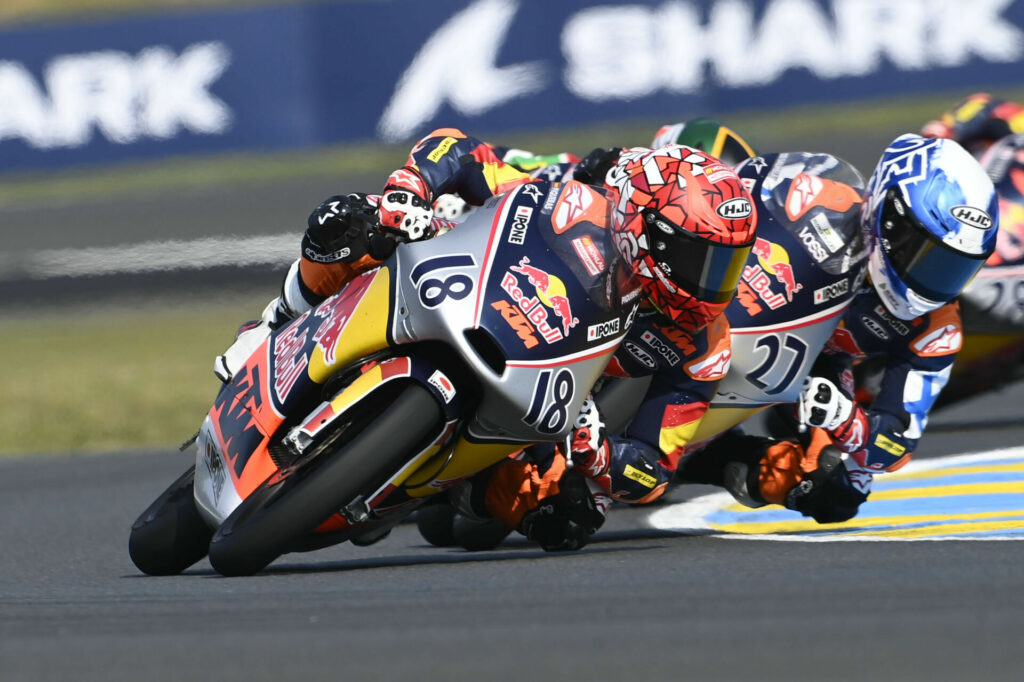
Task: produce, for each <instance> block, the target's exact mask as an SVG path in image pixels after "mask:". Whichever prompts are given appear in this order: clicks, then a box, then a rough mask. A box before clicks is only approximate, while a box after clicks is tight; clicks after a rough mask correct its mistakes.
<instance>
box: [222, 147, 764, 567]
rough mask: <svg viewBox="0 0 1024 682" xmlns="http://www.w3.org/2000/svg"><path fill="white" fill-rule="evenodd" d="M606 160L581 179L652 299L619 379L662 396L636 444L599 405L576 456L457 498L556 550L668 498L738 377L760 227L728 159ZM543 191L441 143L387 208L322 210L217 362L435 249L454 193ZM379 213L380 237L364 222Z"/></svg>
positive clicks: (635, 156)
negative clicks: (432, 244)
mask: <svg viewBox="0 0 1024 682" xmlns="http://www.w3.org/2000/svg"><path fill="white" fill-rule="evenodd" d="M595 151H596V152H598V153H596V154H592V158H591V157H588V159H589V162H588V160H587V159H584V161H583V162H581V164H580V166H581V167H583V168H584V172H585V173H586V172H590V173H593V172H594V170H595V168H598V166H599V165H600V166H603V168H600V169H599V170H600V178H601V180H603V181H604V182H601V181H600V180H599V181H597V182H595V183H594V184H603V185H604V187H605V188H606V189H607V190H608V191H609V192H610V193H611V196H612V199H613V202H614V215H613V231H614V232H613V239H614V240H615V242H616V245H617V247H618V248H619V250H620V251H621V252H622V254H623V256H624V257H625V259H626V260H627V262H628V263H630V264H631V266H632V270H633V272H634V273H635V276H636V283H637V284H638V285H639V291H640V292H642V294H643V295H642V297H641V298H642V301H643V302H642V303H641V305H640V308H639V312H638V313H637V314H636V316H635V321H634V323H633V324H632V326H631V328H630V330H629V332H628V334H627V336H626V339H625V342H624V343H623V344H622V346H621V347H620V349H619V350H618V351H617V353H616V355H615V357H614V358H613V360H612V361H611V362H610V363H609V366H608V369H607V372H608V373H609V374H610V375H613V376H629V375H638V374H654V383H655V385H656V387H657V388H656V389H652V390H651V391H650V392H649V393H648V395H647V397H646V398H645V400H644V402H643V404H642V405H641V406H640V409H639V411H638V413H637V417H636V418H635V419H634V422H633V425H634V426H633V428H632V430H631V431H630V433H629V434H627V435H626V436H625V437H622V438H614V439H609V438H608V436H607V435H606V434H605V433H604V429H603V425H602V423H601V419H600V416H599V414H598V411H597V409H596V407H595V406H594V403H593V401H587V403H586V405H585V407H584V410H583V412H582V413H581V414H580V415H579V417H578V418H577V420H576V428H575V429H574V431H573V434H572V437H571V441H570V442H571V445H570V446H569V447H568V448H560V449H558V450H557V451H552V448H545V447H543V446H538V447H536V448H530V449H528V450H527V451H525V452H524V453H523V455H521V456H520V457H518V458H509V459H507V460H505V461H503V462H501V463H499V464H498V465H496V466H494V467H492V468H491V469H489V470H488V471H487V472H483V475H478V476H477V477H475V478H474V480H473V481H472V483H470V484H468V485H466V486H465V487H464V490H463V491H462V492H463V494H462V495H461V496H460V499H461V501H462V502H463V503H464V504H465V506H464V507H463V508H462V511H464V512H466V513H468V514H471V515H474V516H479V517H487V516H493V517H497V518H498V519H500V520H501V521H502V522H504V523H505V524H506V525H507V526H508V527H509V528H514V529H517V530H519V531H520V532H522V533H523V534H524V535H526V536H527V537H528V538H531V539H533V540H536V541H538V542H539V543H540V544H541V546H542V547H544V548H545V549H550V550H555V549H576V548H579V547H582V546H583V544H585V542H586V540H587V538H589V536H590V535H591V534H592V533H593V532H595V531H596V530H597V528H598V527H600V525H601V523H603V520H604V514H605V512H606V510H607V508H608V506H609V505H610V499H609V495H611V496H613V497H615V498H616V499H620V500H626V501H633V502H643V501H649V500H651V499H654V498H656V497H658V496H659V495H660V494H662V493H663V492H664V490H665V488H666V486H667V484H668V482H669V480H670V479H671V477H672V475H673V472H674V470H675V468H676V466H677V465H678V462H679V457H680V456H681V454H682V452H683V448H684V447H685V445H686V444H687V441H688V439H689V437H690V435H691V434H692V433H693V432H694V430H695V429H696V427H697V425H698V424H699V422H700V419H701V417H702V416H703V414H704V412H705V410H706V409H707V406H708V402H709V400H710V398H711V396H712V395H713V394H714V391H715V386H716V384H717V381H718V380H719V379H720V378H721V377H722V376H724V374H725V372H726V371H727V370H728V366H729V358H730V350H729V326H728V322H727V321H726V319H725V316H724V315H723V311H724V310H725V308H726V306H727V305H728V303H729V301H730V300H731V299H732V297H733V295H734V293H735V291H736V288H737V285H738V282H739V279H740V276H741V273H742V269H743V266H744V264H745V263H746V260H747V256H748V254H749V252H750V249H751V247H752V245H753V243H754V226H755V224H756V215H755V213H754V207H753V204H752V202H751V201H750V198H749V194H748V192H747V190H745V189H744V188H743V186H742V184H741V183H740V181H739V178H738V177H737V176H736V173H735V172H734V171H733V170H732V169H730V168H728V167H727V166H725V165H724V164H722V163H721V162H720V161H718V160H717V159H714V158H712V157H711V156H709V155H707V154H706V153H703V152H700V151H698V150H695V149H692V148H689V147H683V146H678V145H673V146H669V147H665V148H663V149H659V150H651V149H648V148H634V149H627V150H614V151H611V152H609V151H607V150H595ZM605 171H606V172H605ZM537 181H538V180H536V179H534V178H532V177H530V176H529V175H527V174H525V173H523V172H521V171H519V170H517V169H516V168H514V167H513V166H511V165H509V164H507V163H504V162H503V161H502V160H501V159H500V158H499V157H498V156H497V155H496V154H495V152H494V149H493V148H492V147H490V146H488V145H486V144H484V143H482V142H480V141H479V140H477V139H475V138H473V137H469V136H467V135H465V134H464V133H462V132H460V131H458V130H455V129H441V130H437V131H435V132H433V133H431V134H430V135H428V136H426V137H425V138H423V139H422V140H421V141H420V142H419V143H418V144H417V145H416V146H415V147H414V149H413V150H412V152H411V154H410V156H409V159H408V161H407V164H406V165H405V166H404V167H403V168H401V169H399V170H396V171H395V172H394V173H392V174H391V175H390V176H389V177H388V180H387V182H386V184H385V188H384V191H383V193H382V195H381V196H380V198H379V199H376V198H373V197H365V196H351V195H350V196H349V197H332V198H330V199H328V200H327V201H325V202H324V203H323V204H321V206H320V207H319V208H317V209H316V210H315V211H314V212H313V214H312V215H311V216H310V220H309V229H308V230H307V231H306V234H305V236H304V237H303V243H302V255H301V258H300V260H299V261H298V262H297V263H296V264H295V265H293V266H292V268H291V269H290V270H289V272H288V275H287V276H286V279H285V283H284V285H283V291H282V295H281V296H280V297H279V298H278V299H276V300H275V301H274V302H272V303H271V305H270V306H268V308H267V311H265V314H264V316H263V320H262V321H261V323H260V324H259V325H257V327H256V328H253V329H252V330H247V331H246V332H245V333H243V335H241V336H240V337H239V340H238V341H236V344H235V346H239V345H240V344H241V347H240V348H239V349H238V350H237V352H235V346H232V348H231V349H229V350H228V352H227V353H225V355H224V356H221V358H219V359H218V363H217V366H218V368H219V370H218V372H219V373H221V375H222V376H230V372H231V367H232V366H233V363H234V362H235V359H234V358H235V357H236V356H241V357H247V355H248V352H251V350H247V349H251V348H252V347H253V342H248V343H243V336H244V335H245V334H247V333H250V332H251V333H252V334H254V335H257V334H262V337H265V335H266V333H267V331H266V330H267V329H269V328H274V327H275V326H277V325H280V324H282V323H283V322H284V321H285V320H286V319H290V318H291V317H294V316H295V315H297V314H300V313H302V312H304V311H305V310H307V309H309V308H310V307H311V306H313V305H316V304H317V303H319V302H320V301H321V300H323V299H324V298H326V297H327V296H329V295H331V294H333V293H334V292H336V291H337V290H339V289H340V288H341V287H343V286H344V285H345V283H346V282H347V281H349V280H350V279H351V278H352V277H354V276H355V274H357V273H358V272H361V271H363V270H365V269H368V268H372V267H375V266H376V265H379V264H380V262H381V261H382V260H383V259H384V258H386V257H387V256H388V255H390V253H391V252H392V251H393V249H394V248H395V245H396V244H397V243H398V241H400V240H407V239H409V240H412V239H423V238H428V237H431V236H433V235H435V234H437V233H438V232H440V231H443V230H444V229H446V228H447V227H449V226H450V225H443V224H442V225H438V224H437V223H438V221H437V219H435V218H433V209H432V201H433V200H434V199H435V198H436V197H437V196H439V195H441V194H445V193H455V194H457V195H459V196H460V197H461V198H462V199H464V200H465V201H466V202H468V203H469V204H471V205H481V204H482V203H483V202H484V201H486V200H487V199H488V198H490V197H491V196H494V195H497V194H500V193H502V192H505V191H508V190H509V189H511V188H513V187H515V186H518V185H520V184H523V183H528V182H537ZM572 184H573V182H572V181H570V182H569V183H566V190H564V191H569V188H570V187H571V185H572ZM370 206H372V207H374V208H375V210H376V216H377V218H378V220H379V224H380V230H376V229H375V228H374V225H373V224H372V221H368V220H366V219H364V218H362V217H360V216H365V215H366V212H365V208H366V207H370ZM254 341H255V337H254ZM255 343H256V344H258V343H259V341H255ZM566 450H568V452H566Z"/></svg>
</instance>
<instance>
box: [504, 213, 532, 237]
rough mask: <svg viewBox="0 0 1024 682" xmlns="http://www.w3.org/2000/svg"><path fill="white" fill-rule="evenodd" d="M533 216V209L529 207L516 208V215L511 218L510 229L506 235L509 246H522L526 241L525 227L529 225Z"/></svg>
mask: <svg viewBox="0 0 1024 682" xmlns="http://www.w3.org/2000/svg"><path fill="white" fill-rule="evenodd" d="M532 216H533V209H532V208H530V207H529V206H517V207H516V214H515V216H514V217H513V218H512V229H511V230H509V233H508V242H509V244H519V245H520V246H522V245H523V242H525V241H526V226H527V225H529V224H530V218H531V217H532Z"/></svg>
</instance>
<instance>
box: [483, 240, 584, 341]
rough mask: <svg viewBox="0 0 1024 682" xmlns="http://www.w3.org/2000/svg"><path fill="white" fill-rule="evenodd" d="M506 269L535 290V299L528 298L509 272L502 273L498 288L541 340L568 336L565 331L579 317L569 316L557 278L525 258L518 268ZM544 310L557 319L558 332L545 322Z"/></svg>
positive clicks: (565, 298)
mask: <svg viewBox="0 0 1024 682" xmlns="http://www.w3.org/2000/svg"><path fill="white" fill-rule="evenodd" d="M509 270H511V272H516V273H519V274H520V275H525V276H526V280H527V281H528V282H529V283H530V284H531V285H533V287H534V288H535V289H536V296H528V295H527V294H526V293H524V292H523V290H522V289H521V288H520V286H519V280H518V279H517V278H516V277H515V275H513V274H511V272H508V273H505V276H504V277H503V278H502V280H501V288H502V289H503V290H504V291H505V292H506V293H507V294H508V295H509V296H510V297H511V298H512V300H513V301H514V302H515V303H516V305H518V306H519V307H520V309H521V310H522V311H523V312H524V313H526V317H527V318H528V319H529V320H530V321H531V322H533V324H534V325H535V326H536V328H537V331H538V332H540V335H541V336H542V337H543V338H544V340H545V341H547V342H548V343H554V342H555V341H559V340H561V339H562V338H564V337H566V336H568V335H569V330H570V329H572V328H573V327H575V326H576V325H577V324H578V323H579V318H577V317H574V316H573V314H572V305H571V304H570V303H569V298H568V296H566V289H565V283H564V282H563V281H562V280H560V279H559V278H558V277H555V276H554V275H552V274H550V273H548V272H545V271H544V270H541V269H540V268H537V267H534V266H532V265H530V259H529V258H527V257H526V256H523V258H522V259H521V260H520V261H519V265H513V266H511V267H510V268H509ZM548 308H550V309H551V310H552V311H553V312H554V313H555V315H556V316H557V317H558V318H559V319H560V320H561V329H558V328H557V327H552V326H551V325H550V324H549V323H548V312H547V309H548Z"/></svg>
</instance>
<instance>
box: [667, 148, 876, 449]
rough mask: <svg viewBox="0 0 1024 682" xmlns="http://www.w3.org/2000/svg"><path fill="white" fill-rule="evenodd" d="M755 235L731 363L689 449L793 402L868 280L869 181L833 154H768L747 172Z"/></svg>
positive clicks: (733, 317)
mask: <svg viewBox="0 0 1024 682" xmlns="http://www.w3.org/2000/svg"><path fill="white" fill-rule="evenodd" d="M739 174H740V177H741V178H744V179H746V180H747V181H748V182H751V190H750V192H751V196H752V197H753V198H754V201H755V203H756V204H757V215H758V225H757V238H756V244H755V247H754V249H753V250H752V251H751V254H750V257H749V259H748V261H747V267H746V268H745V269H744V274H743V280H742V281H741V283H740V288H739V290H738V291H737V295H736V298H734V299H733V301H732V302H731V303H730V304H729V307H728V308H727V309H726V316H727V317H728V319H729V323H730V326H731V335H732V337H731V338H732V362H731V365H730V368H729V373H728V374H727V375H726V376H725V378H724V379H722V381H721V383H720V384H719V386H718V390H717V393H716V395H715V397H714V399H713V400H712V402H711V406H710V408H709V409H708V411H707V413H706V415H705V416H704V418H703V419H702V420H701V423H700V426H699V427H698V429H697V432H696V433H695V434H694V437H693V440H692V441H691V444H690V446H689V447H688V448H687V449H688V450H692V449H694V448H696V447H699V445H700V444H701V441H704V440H706V439H708V438H712V437H714V436H715V435H717V434H719V433H722V432H724V431H726V430H728V429H729V428H732V427H733V426H735V425H736V424H739V423H740V422H742V421H744V420H746V419H748V418H750V417H751V416H753V415H754V414H755V413H757V412H758V411H760V410H762V409H764V408H765V407H767V406H769V405H772V404H775V403H789V402H793V401H795V400H796V399H797V398H798V397H799V395H800V391H801V389H802V387H803V379H804V377H805V376H807V375H808V374H809V372H810V370H811V367H812V366H813V364H814V360H815V359H816V358H817V357H818V354H819V353H820V352H821V349H822V348H823V347H824V345H825V343H826V342H827V341H828V339H829V338H830V337H831V336H832V333H833V332H834V331H835V329H836V327H837V326H838V324H839V322H840V320H841V319H842V315H843V313H844V312H845V311H846V310H847V308H848V307H849V306H850V303H851V302H852V301H853V298H854V295H855V294H856V291H857V287H858V286H859V285H860V283H861V282H862V281H863V277H864V274H865V263H866V261H865V256H866V248H867V245H866V242H865V238H864V231H863V229H862V226H861V225H860V222H859V216H858V211H857V207H858V205H859V201H858V199H857V193H858V192H859V191H860V190H861V189H862V188H863V178H861V177H860V175H859V174H858V173H857V172H856V170H855V169H853V167H852V166H849V164H846V163H845V162H843V161H841V160H839V159H837V158H835V157H832V156H829V155H827V154H808V153H795V154H777V155H776V154H771V155H767V156H764V157H755V158H754V159H751V160H750V161H748V162H746V163H745V164H744V165H743V166H741V168H740V170H739Z"/></svg>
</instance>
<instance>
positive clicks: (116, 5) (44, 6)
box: [0, 0, 310, 25]
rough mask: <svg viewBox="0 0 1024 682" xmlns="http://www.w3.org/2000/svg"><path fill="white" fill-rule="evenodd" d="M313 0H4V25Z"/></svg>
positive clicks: (0, 10) (0, 6) (0, 18)
mask: <svg viewBox="0 0 1024 682" xmlns="http://www.w3.org/2000/svg"><path fill="white" fill-rule="evenodd" d="M309 1H310V0H3V2H0V25H3V24H24V23H38V22H46V21H74V20H76V19H89V20H92V19H95V18H98V17H102V16H110V15H116V14H127V13H141V12H165V11H167V10H175V9H186V10H196V9H201V8H207V7H227V6H232V5H234V6H245V5H259V4H269V3H273V4H278V5H280V4H285V3H288V2H309Z"/></svg>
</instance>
